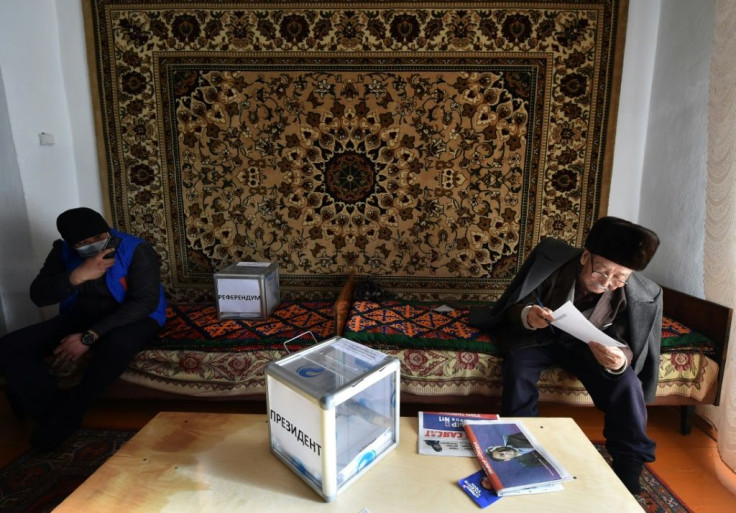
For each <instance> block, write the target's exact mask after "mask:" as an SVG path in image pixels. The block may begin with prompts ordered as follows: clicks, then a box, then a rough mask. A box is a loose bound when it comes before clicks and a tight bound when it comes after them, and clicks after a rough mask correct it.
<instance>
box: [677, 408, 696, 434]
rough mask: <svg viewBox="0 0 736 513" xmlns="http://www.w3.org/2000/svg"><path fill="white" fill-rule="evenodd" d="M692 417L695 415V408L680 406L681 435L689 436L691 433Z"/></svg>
mask: <svg viewBox="0 0 736 513" xmlns="http://www.w3.org/2000/svg"><path fill="white" fill-rule="evenodd" d="M693 415H695V406H693V405H688V406H680V432H681V433H682V434H683V435H689V434H690V431H692V427H693V425H692V424H693Z"/></svg>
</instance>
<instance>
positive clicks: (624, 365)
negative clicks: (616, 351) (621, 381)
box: [603, 363, 626, 376]
mask: <svg viewBox="0 0 736 513" xmlns="http://www.w3.org/2000/svg"><path fill="white" fill-rule="evenodd" d="M603 368H604V369H605V371H606V372H607V373H609V374H613V375H614V376H618V375H619V374H623V373H624V371H625V370H626V364H625V363H624V364H623V365H622V366H621V367H619V368H618V369H609V368H608V367H603Z"/></svg>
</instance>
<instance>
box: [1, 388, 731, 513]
mask: <svg viewBox="0 0 736 513" xmlns="http://www.w3.org/2000/svg"><path fill="white" fill-rule="evenodd" d="M540 410H541V413H542V414H543V415H545V416H555V417H573V418H574V419H575V421H576V422H577V423H578V425H579V426H580V427H581V429H582V430H583V431H584V432H585V434H586V435H587V436H588V438H590V439H591V440H593V441H599V440H603V436H602V434H601V431H602V428H603V418H602V415H601V414H600V412H598V411H597V410H595V409H593V408H574V407H560V406H555V407H550V406H541V407H540ZM159 411H215V412H233V413H256V412H258V413H260V412H264V413H265V408H264V407H263V406H262V405H259V406H255V407H254V406H252V405H249V404H248V403H247V402H183V401H182V402H180V401H164V402H162V401H123V400H107V401H101V402H100V403H99V404H98V405H97V406H96V407H95V408H94V409H93V410H92V411H90V412H89V413H88V414H87V417H86V419H85V426H86V427H90V428H115V429H140V428H141V427H142V426H143V425H145V424H146V423H147V422H148V421H149V420H150V419H151V418H153V416H154V415H156V413H158V412H159ZM697 424H702V423H696V426H695V427H694V428H693V431H692V433H691V434H690V435H689V436H682V435H681V434H680V432H679V410H677V409H676V408H674V407H656V408H651V409H650V411H649V436H650V437H652V438H653V439H654V440H655V442H657V461H656V462H654V463H653V464H652V465H651V467H652V469H653V470H654V472H655V473H657V474H658V475H660V476H661V477H662V479H663V480H664V481H665V482H666V483H667V484H668V485H670V487H671V488H672V489H673V490H674V492H675V494H676V495H677V496H678V497H679V498H680V499H681V500H682V501H683V502H684V503H685V504H686V505H687V506H688V507H689V508H690V510H691V511H693V512H696V513H700V512H702V513H720V512H729V513H732V512H734V511H736V474H734V473H733V472H732V471H731V470H730V469H729V468H728V467H727V466H726V465H725V464H724V463H723V462H722V461H721V459H720V457H719V456H718V451H717V448H716V442H715V441H714V440H713V438H711V437H710V436H709V435H708V434H707V432H706V431H708V430H707V429H701V427H700V426H698V425H697ZM32 429H33V426H32V424H31V423H30V422H29V421H23V422H20V421H18V420H16V419H15V417H14V416H13V414H12V412H11V411H10V408H9V406H8V404H7V401H6V399H5V395H4V394H0V466H2V465H5V464H6V463H8V462H9V461H12V460H13V459H15V458H16V457H18V456H19V455H21V454H22V453H23V452H24V451H25V450H27V449H28V443H27V440H28V436H29V435H30V433H31V431H32Z"/></svg>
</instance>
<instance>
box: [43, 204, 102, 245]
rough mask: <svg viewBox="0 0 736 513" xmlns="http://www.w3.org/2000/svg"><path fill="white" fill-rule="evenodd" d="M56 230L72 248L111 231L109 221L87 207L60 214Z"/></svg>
mask: <svg viewBox="0 0 736 513" xmlns="http://www.w3.org/2000/svg"><path fill="white" fill-rule="evenodd" d="M56 228H57V229H58V230H59V233H60V234H61V237H62V238H63V239H64V240H65V241H66V243H67V244H69V245H70V246H74V245H75V244H76V243H78V242H82V241H83V240H84V239H89V238H90V237H94V236H95V235H99V234H101V233H105V232H109V231H110V227H109V226H108V225H107V221H105V219H104V218H103V217H102V216H101V215H100V214H98V213H97V212H95V211H94V210H92V209H91V208H87V207H79V208H72V209H70V210H67V211H66V212H62V213H61V214H59V217H57V218H56Z"/></svg>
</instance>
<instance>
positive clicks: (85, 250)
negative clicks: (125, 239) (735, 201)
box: [77, 237, 110, 258]
mask: <svg viewBox="0 0 736 513" xmlns="http://www.w3.org/2000/svg"><path fill="white" fill-rule="evenodd" d="M109 238H110V237H108V238H107V239H109ZM107 239H102V240H100V241H97V242H93V243H92V244H87V245H86V246H80V247H78V248H77V253H78V254H79V256H80V257H82V258H89V257H92V256H95V255H96V254H97V253H99V252H100V251H102V248H104V247H105V244H107Z"/></svg>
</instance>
